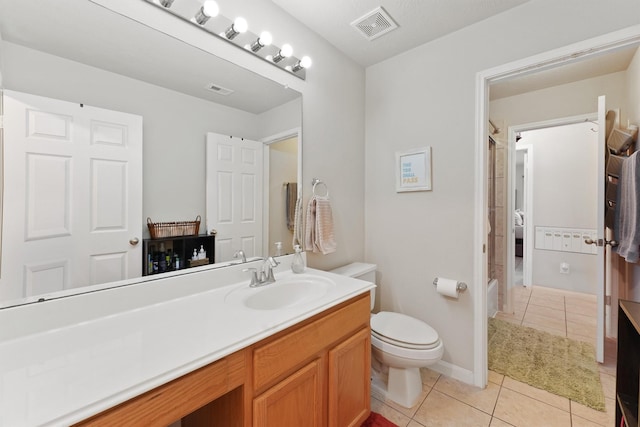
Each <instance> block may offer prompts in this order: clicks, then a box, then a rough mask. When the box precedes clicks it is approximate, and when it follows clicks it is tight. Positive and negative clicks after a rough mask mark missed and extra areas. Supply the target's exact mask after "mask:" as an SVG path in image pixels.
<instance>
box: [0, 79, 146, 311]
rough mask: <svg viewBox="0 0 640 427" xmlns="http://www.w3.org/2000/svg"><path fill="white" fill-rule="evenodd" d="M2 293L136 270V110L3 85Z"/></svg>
mask: <svg viewBox="0 0 640 427" xmlns="http://www.w3.org/2000/svg"><path fill="white" fill-rule="evenodd" d="M3 102H4V114H5V116H4V138H3V140H4V141H3V143H4V150H5V151H4V159H3V163H4V168H5V171H6V172H5V173H6V175H5V176H6V179H7V181H6V184H7V185H5V191H4V212H3V216H4V218H3V231H4V232H3V236H2V249H3V251H2V271H1V278H0V299H2V300H9V299H14V298H23V297H30V296H36V295H42V294H47V293H50V292H55V291H60V290H63V289H68V288H76V287H80V286H85V285H91V284H99V283H106V282H112V281H116V280H122V279H127V278H132V277H138V276H140V275H141V267H140V264H141V263H140V259H141V256H142V254H141V248H140V245H132V244H131V243H130V242H129V241H130V240H132V241H135V240H133V239H134V238H136V237H139V236H140V233H141V231H142V117H140V116H135V115H132V114H126V113H121V112H117V111H110V110H104V109H101V108H95V107H90V106H86V105H82V104H76V103H71V102H66V101H60V100H56V99H50V98H45V97H40V96H35V95H29V94H25V93H20V92H14V91H8V90H5V91H4V94H3Z"/></svg>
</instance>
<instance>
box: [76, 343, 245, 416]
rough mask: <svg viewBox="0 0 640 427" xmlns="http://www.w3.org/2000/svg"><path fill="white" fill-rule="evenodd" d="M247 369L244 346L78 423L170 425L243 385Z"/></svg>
mask: <svg viewBox="0 0 640 427" xmlns="http://www.w3.org/2000/svg"><path fill="white" fill-rule="evenodd" d="M244 369H245V351H244V350H241V351H239V352H237V353H234V354H232V355H230V356H227V357H225V358H224V359H221V360H218V361H216V362H213V363H211V364H209V365H207V366H204V367H202V368H200V369H198V370H196V371H193V372H191V373H189V374H186V375H184V376H182V377H180V378H178V379H175V380H173V381H171V382H168V383H166V384H164V385H161V386H159V387H157V388H155V389H153V390H150V391H148V392H146V393H144V394H141V395H140V396H138V397H134V398H133V399H131V400H127V401H126V402H124V403H122V404H120V405H118V406H115V407H113V408H111V409H107V410H106V411H104V412H102V413H100V414H98V415H95V416H93V417H91V418H89V419H87V420H84V421H82V422H80V423H78V424H76V425H77V426H85V425H86V426H125V425H130V426H133V425H147V426H151V425H168V424H170V423H172V422H174V421H176V420H178V419H180V418H182V417H184V416H185V415H187V414H189V413H191V412H193V411H195V410H196V409H198V408H200V407H202V406H203V405H206V404H207V403H209V402H211V401H212V400H214V399H216V398H218V397H220V396H222V395H224V394H225V393H227V392H229V391H231V390H233V389H234V388H236V387H238V386H239V385H242V383H243V379H244V375H245V374H244Z"/></svg>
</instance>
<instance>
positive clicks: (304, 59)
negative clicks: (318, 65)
mask: <svg viewBox="0 0 640 427" xmlns="http://www.w3.org/2000/svg"><path fill="white" fill-rule="evenodd" d="M311 64H312V61H311V58H309V57H308V56H303V57H302V59H301V60H300V66H301V67H302V68H309V67H311Z"/></svg>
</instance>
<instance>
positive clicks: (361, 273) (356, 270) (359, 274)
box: [331, 262, 378, 310]
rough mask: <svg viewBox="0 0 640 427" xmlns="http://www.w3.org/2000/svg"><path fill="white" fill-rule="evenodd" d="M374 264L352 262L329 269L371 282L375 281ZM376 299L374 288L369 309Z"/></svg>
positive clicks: (332, 271) (375, 266)
mask: <svg viewBox="0 0 640 427" xmlns="http://www.w3.org/2000/svg"><path fill="white" fill-rule="evenodd" d="M377 267H378V266H377V265H376V264H367V263H365V262H353V263H351V264H347V265H343V266H342V267H338V268H335V269H333V270H331V273H335V274H340V275H342V276H349V277H353V278H354V279H360V280H366V281H367V282H371V283H373V284H375V283H376V268H377ZM375 301H376V288H373V289H371V310H373V306H374V304H375Z"/></svg>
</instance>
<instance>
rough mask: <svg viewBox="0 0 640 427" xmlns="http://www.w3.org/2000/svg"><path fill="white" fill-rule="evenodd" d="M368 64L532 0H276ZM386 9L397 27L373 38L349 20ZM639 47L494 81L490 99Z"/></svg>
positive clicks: (576, 76) (603, 64)
mask: <svg viewBox="0 0 640 427" xmlns="http://www.w3.org/2000/svg"><path fill="white" fill-rule="evenodd" d="M271 1H273V3H275V4H277V5H279V6H280V7H281V8H282V9H284V10H285V11H286V12H288V13H289V14H291V15H293V16H294V17H295V18H296V19H298V20H299V21H301V22H302V23H303V24H305V25H306V26H307V27H309V28H310V29H312V30H313V31H315V32H316V33H318V34H319V35H320V36H322V37H323V38H325V39H327V40H328V41H329V42H330V43H331V44H333V45H334V46H335V47H337V48H338V49H339V50H341V51H342V52H344V53H345V54H346V55H347V56H348V57H350V58H352V59H353V60H354V61H356V62H357V63H359V64H360V65H362V66H364V67H368V66H370V65H374V64H376V63H378V62H381V61H384V60H386V59H388V58H391V57H393V56H395V55H398V54H401V53H403V52H406V51H408V50H410V49H412V48H414V47H416V46H419V45H421V44H424V43H428V42H429V41H432V40H435V39H437V38H439V37H442V36H444V35H446V34H448V33H451V32H454V31H456V30H459V29H461V28H463V27H466V26H469V25H472V24H474V23H476V22H479V21H482V20H484V19H487V18H489V17H491V16H493V15H497V14H500V13H502V12H505V11H507V10H509V9H511V8H514V7H517V6H519V5H521V4H523V3H526V2H527V1H528V0H350V1H345V0H323V1H317V0H271ZM379 6H382V8H383V9H384V10H385V11H386V12H387V13H388V14H389V15H390V16H391V17H392V18H393V20H394V21H395V23H396V24H398V28H397V29H395V30H392V31H390V32H388V33H387V34H385V35H382V36H380V37H379V38H375V39H373V40H368V39H366V38H365V37H364V36H363V35H362V34H360V33H359V32H357V31H356V30H355V29H354V28H353V27H352V26H351V25H350V24H351V22H353V21H354V20H357V19H358V18H360V17H362V16H364V15H365V14H367V13H368V12H371V11H373V10H374V9H376V8H377V7H379ZM636 50H637V47H631V48H628V49H624V50H620V51H616V52H613V53H607V54H605V55H594V56H592V57H589V58H588V59H583V60H580V61H576V62H574V63H572V64H568V65H564V66H562V67H557V68H553V69H548V70H544V71H537V72H535V73H532V74H529V75H526V76H518V77H517V78H513V79H510V80H506V81H500V82H497V83H494V84H492V85H491V88H490V97H491V100H494V99H499V98H505V97H508V96H514V95H519V94H522V93H526V92H531V91H534V90H540V89H544V88H548V87H552V86H557V85H561V84H566V83H570V82H574V81H578V80H583V79H587V78H592V77H597V76H602V75H605V74H609V73H615V72H618V71H624V70H626V69H627V68H628V67H629V64H630V62H631V59H632V58H633V55H634V53H635V51H636Z"/></svg>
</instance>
